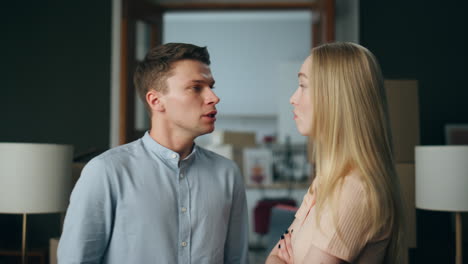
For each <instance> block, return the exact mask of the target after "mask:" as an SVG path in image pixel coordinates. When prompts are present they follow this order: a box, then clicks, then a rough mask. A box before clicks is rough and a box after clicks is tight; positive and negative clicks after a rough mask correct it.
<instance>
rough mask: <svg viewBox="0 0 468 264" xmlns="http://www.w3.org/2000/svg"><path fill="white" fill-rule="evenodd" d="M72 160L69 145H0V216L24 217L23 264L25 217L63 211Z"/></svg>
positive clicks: (23, 253)
mask: <svg viewBox="0 0 468 264" xmlns="http://www.w3.org/2000/svg"><path fill="white" fill-rule="evenodd" d="M72 159H73V147H72V146H69V145H56V144H31V143H0V213H3V214H21V215H23V227H22V239H21V241H22V243H21V244H22V245H21V261H22V263H23V264H24V263H26V255H27V254H26V253H27V252H26V250H27V236H26V235H27V215H28V214H42V213H59V212H64V211H65V210H66V208H67V206H68V198H69V195H70V191H71V179H72V177H71V166H72Z"/></svg>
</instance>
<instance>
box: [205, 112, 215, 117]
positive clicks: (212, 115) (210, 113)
mask: <svg viewBox="0 0 468 264" xmlns="http://www.w3.org/2000/svg"><path fill="white" fill-rule="evenodd" d="M217 113H218V112H216V111H212V112H209V113H208V114H205V115H204V116H207V117H210V118H215V117H216V114H217Z"/></svg>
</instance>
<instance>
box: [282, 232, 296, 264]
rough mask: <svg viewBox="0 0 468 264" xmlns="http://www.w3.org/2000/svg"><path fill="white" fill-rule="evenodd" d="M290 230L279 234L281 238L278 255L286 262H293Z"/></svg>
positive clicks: (289, 263)
mask: <svg viewBox="0 0 468 264" xmlns="http://www.w3.org/2000/svg"><path fill="white" fill-rule="evenodd" d="M292 232H293V230H292V229H291V232H289V231H288V230H286V232H284V234H283V235H281V239H280V241H279V244H278V257H279V258H280V259H281V260H282V261H284V262H285V263H287V264H294V256H293V250H292V246H291V234H292Z"/></svg>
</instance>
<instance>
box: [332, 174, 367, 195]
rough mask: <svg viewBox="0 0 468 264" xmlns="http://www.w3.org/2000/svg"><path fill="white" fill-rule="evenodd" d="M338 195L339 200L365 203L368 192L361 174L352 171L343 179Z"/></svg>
mask: <svg viewBox="0 0 468 264" xmlns="http://www.w3.org/2000/svg"><path fill="white" fill-rule="evenodd" d="M338 193H339V194H341V195H340V198H339V199H340V200H345V201H347V200H350V201H356V202H358V203H362V202H365V201H366V200H367V198H368V192H367V188H366V183H365V181H364V178H363V177H362V175H361V173H360V172H358V171H356V170H353V171H351V172H349V173H348V174H347V175H346V176H345V177H343V181H342V184H341V186H340V189H339V190H338Z"/></svg>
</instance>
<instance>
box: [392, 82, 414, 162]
mask: <svg viewBox="0 0 468 264" xmlns="http://www.w3.org/2000/svg"><path fill="white" fill-rule="evenodd" d="M385 89H386V94H387V100H388V110H389V116H390V125H391V129H392V138H393V145H394V152H395V162H396V163H413V162H414V147H415V146H416V145H419V99H418V81H416V80H385Z"/></svg>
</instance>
